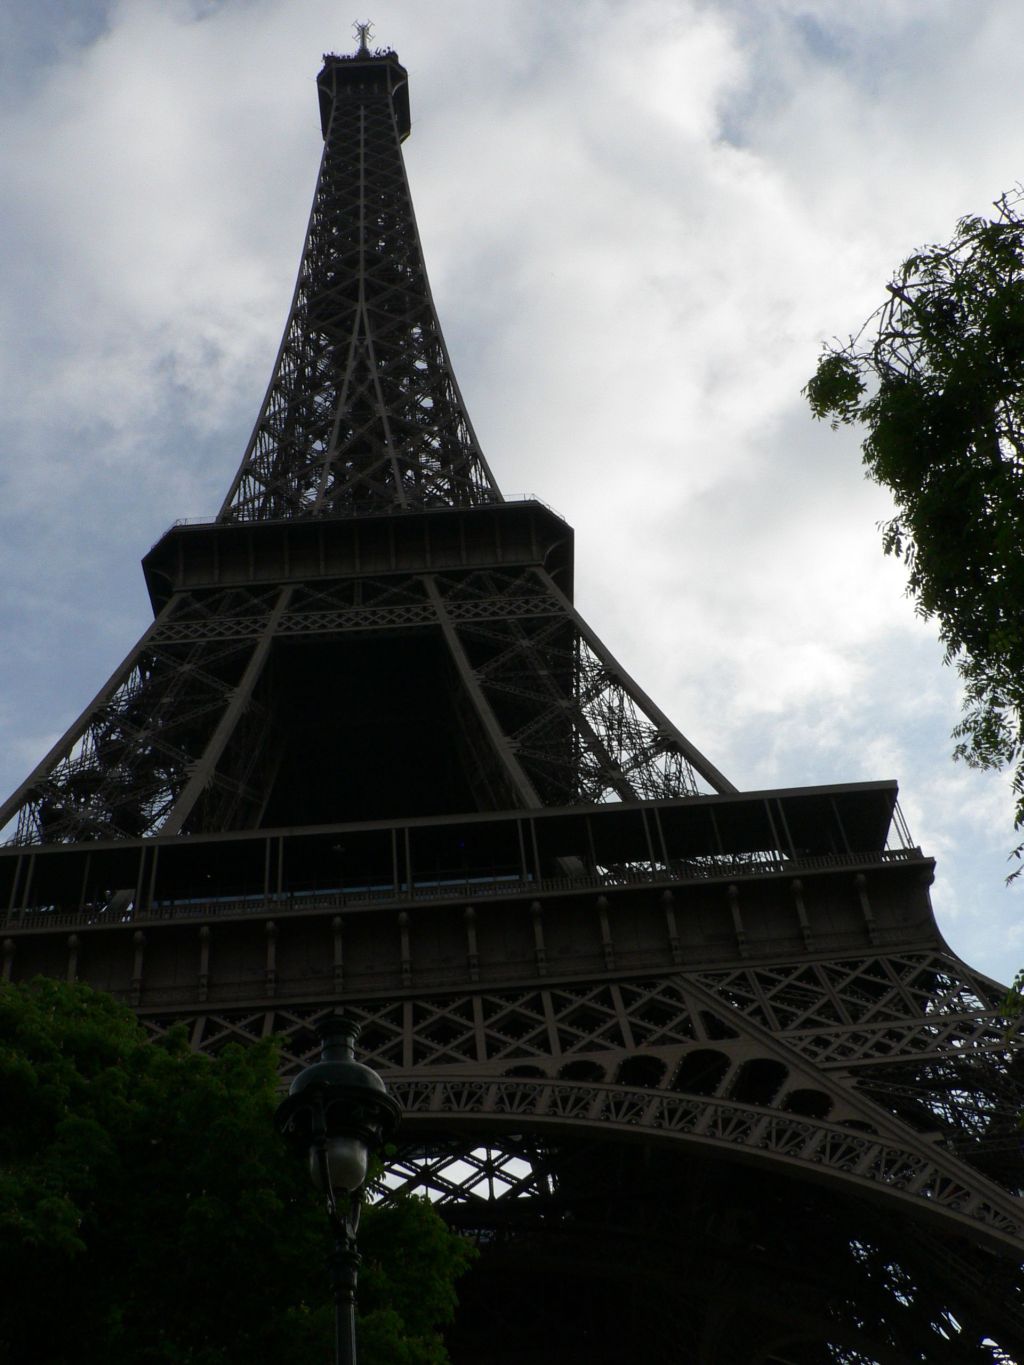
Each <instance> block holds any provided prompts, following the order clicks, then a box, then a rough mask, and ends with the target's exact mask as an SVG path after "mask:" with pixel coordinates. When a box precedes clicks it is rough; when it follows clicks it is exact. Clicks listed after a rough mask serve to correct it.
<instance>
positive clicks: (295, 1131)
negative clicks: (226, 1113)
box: [274, 1014, 401, 1365]
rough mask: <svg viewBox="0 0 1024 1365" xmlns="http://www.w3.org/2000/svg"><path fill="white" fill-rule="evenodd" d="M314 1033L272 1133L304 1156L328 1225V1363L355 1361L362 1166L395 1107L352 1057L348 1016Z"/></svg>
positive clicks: (386, 1132)
mask: <svg viewBox="0 0 1024 1365" xmlns="http://www.w3.org/2000/svg"><path fill="white" fill-rule="evenodd" d="M317 1035H318V1036H319V1039H320V1060H319V1061H318V1062H314V1063H313V1065H312V1066H307V1067H306V1069H305V1070H304V1071H300V1072H299V1074H298V1075H297V1076H296V1077H295V1079H294V1080H293V1081H292V1084H291V1088H290V1090H289V1092H288V1098H287V1099H285V1100H283V1101H282V1102H281V1104H280V1105H279V1106H278V1109H277V1113H276V1114H275V1116H274V1118H275V1122H276V1123H277V1127H278V1130H279V1132H281V1133H282V1134H283V1135H284V1137H285V1138H286V1139H287V1140H288V1142H289V1143H290V1144H291V1145H292V1147H294V1148H295V1149H296V1150H298V1151H299V1152H302V1153H304V1154H305V1155H306V1157H307V1160H308V1161H309V1171H310V1175H311V1176H312V1178H313V1184H314V1185H315V1186H316V1188H317V1189H318V1190H319V1191H320V1193H321V1194H322V1195H323V1196H324V1197H325V1199H326V1201H327V1212H328V1215H329V1217H330V1220H331V1226H332V1228H333V1230H334V1252H333V1254H332V1256H331V1259H330V1267H331V1280H332V1283H333V1287H334V1331H335V1361H336V1365H356V1281H357V1279H358V1274H359V1252H358V1251H357V1250H356V1230H357V1228H358V1227H359V1209H360V1206H361V1203H362V1197H363V1186H364V1184H365V1183H366V1168H367V1163H368V1161H369V1159H370V1156H371V1155H373V1154H375V1153H377V1152H379V1151H380V1150H381V1148H382V1147H383V1145H384V1143H385V1142H386V1141H387V1139H388V1137H389V1136H390V1134H391V1133H392V1132H393V1131H394V1129H395V1126H396V1124H397V1123H398V1120H399V1117H400V1115H401V1108H400V1106H399V1104H398V1101H397V1100H395V1099H393V1098H392V1097H391V1096H390V1095H389V1094H388V1093H387V1091H386V1089H385V1086H384V1082H383V1081H382V1080H381V1078H380V1077H379V1076H378V1075H377V1073H376V1071H372V1070H371V1069H370V1067H368V1066H363V1064H362V1063H361V1062H357V1061H356V1060H355V1055H354V1045H355V1041H356V1039H357V1038H358V1036H359V1025H358V1024H357V1023H356V1021H355V1020H354V1019H349V1018H348V1017H347V1016H345V1015H342V1014H332V1015H329V1016H328V1017H327V1018H326V1019H323V1020H321V1022H320V1024H319V1025H318V1026H317Z"/></svg>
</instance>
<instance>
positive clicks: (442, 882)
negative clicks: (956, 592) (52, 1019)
mask: <svg viewBox="0 0 1024 1365" xmlns="http://www.w3.org/2000/svg"><path fill="white" fill-rule="evenodd" d="M367 39H368V35H367V32H366V30H365V29H364V30H363V31H362V34H361V42H360V47H359V50H358V51H357V52H356V53H355V54H354V55H351V56H334V55H328V56H327V57H325V59H324V66H323V69H322V71H321V72H320V74H319V76H318V78H317V88H318V92H319V102H320V117H321V124H322V131H323V136H324V154H323V161H322V164H321V169H320V173H319V178H318V181H317V186H316V192H315V197H314V201H313V209H312V213H311V216H310V220H309V228H308V233H307V236H306V241H305V246H304V249H303V253H302V261H301V266H300V270H299V277H298V283H297V285H296V289H295V294H294V298H293V301H292V305H291V311H290V314H289V317H288V322H287V325H286V327H285V332H284V339H283V341H282V344H281V348H280V352H279V354H278V357H277V361H276V364H275V366H274V370H273V375H272V378H271V381H270V385H269V388H268V389H267V393H266V397H265V399H264V402H263V405H262V408H261V409H260V413H259V417H258V420H257V422H256V427H255V430H254V432H253V435H252V438H251V440H250V442H249V445H248V448H247V449H246V452H245V455H244V458H243V460H242V464H241V467H240V469H239V471H238V473H237V475H236V477H235V479H234V481H233V483H232V484H231V487H230V489H229V492H228V495H227V497H226V499H225V501H224V504H223V506H222V507H221V509H220V512H219V513H218V515H217V516H216V517H215V518H214V519H212V520H210V521H209V522H205V523H201V524H198V523H188V524H185V523H179V524H177V525H175V526H173V527H172V528H171V529H170V530H169V531H168V532H167V533H166V535H164V536H163V538H162V539H161V540H160V541H159V542H158V543H157V544H156V545H155V546H154V547H153V549H152V550H150V552H149V553H148V554H147V555H146V557H145V559H144V561H143V568H144V571H145V576H146V582H147V585H148V588H149V592H150V596H151V599H152V603H153V610H154V617H155V619H154V621H153V624H152V626H150V628H149V629H148V630H147V631H146V632H145V634H144V635H143V637H142V639H141V640H140V641H139V643H138V644H137V645H136V647H135V648H134V649H133V650H132V651H131V653H130V654H129V656H128V657H127V658H126V659H125V661H124V662H123V663H122V664H121V666H120V667H119V668H118V669H117V670H116V671H115V672H114V674H113V676H112V677H111V678H110V681H109V682H108V683H107V684H106V686H105V687H104V688H103V689H102V690H101V691H100V692H99V694H98V695H97V696H96V697H95V698H94V699H93V700H92V701H91V702H90V703H89V705H88V706H87V707H86V709H85V710H84V711H83V713H82V715H81V716H80V718H79V719H78V720H77V721H76V722H75V724H74V725H73V726H72V727H71V729H70V730H69V731H68V733H67V734H66V735H65V736H64V737H63V738H62V739H61V740H60V741H59V742H58V743H57V744H56V745H55V746H54V747H53V749H52V750H51V751H50V753H49V754H47V755H46V757H45V758H44V759H43V761H42V762H41V763H40V764H39V766H38V767H37V768H36V769H35V771H34V772H33V773H32V774H31V775H30V776H29V777H28V778H27V780H26V781H25V782H24V783H23V785H22V786H21V787H20V788H19V789H18V790H17V791H16V792H15V793H14V795H13V796H12V797H11V798H10V800H9V801H8V802H7V803H6V805H4V807H3V808H2V814H0V825H2V826H3V827H4V828H5V829H6V831H7V834H8V836H9V841H8V842H7V843H6V845H4V846H3V848H2V849H0V887H2V894H3V907H4V916H5V918H4V930H3V937H2V946H3V975H4V978H5V979H7V980H12V979H13V980H20V979H27V978H30V977H32V976H33V975H35V974H37V973H44V974H48V975H52V976H59V977H66V978H68V979H70V980H74V979H83V980H86V981H88V982H90V983H91V984H93V985H95V986H97V987H100V988H103V989H106V990H109V991H111V992H112V993H113V994H114V995H115V996H117V997H119V998H121V999H122V1000H125V1001H128V1002H129V1003H130V1004H131V1005H132V1006H133V1007H134V1008H135V1010H136V1011H137V1013H138V1016H139V1018H140V1019H141V1020H142V1021H143V1022H144V1023H145V1025H146V1027H147V1028H148V1029H149V1030H150V1031H151V1032H152V1034H153V1035H154V1036H160V1035H161V1034H162V1033H163V1032H164V1031H166V1030H167V1029H168V1028H170V1027H171V1026H172V1025H174V1024H177V1023H181V1022H182V1021H184V1022H185V1023H186V1024H187V1026H188V1028H189V1030H190V1034H191V1039H192V1043H193V1046H194V1047H195V1048H197V1049H201V1050H203V1051H206V1052H211V1053H212V1052H216V1050H217V1049H218V1048H220V1047H222V1046H223V1045H224V1044H225V1043H227V1042H229V1041H238V1040H241V1041H243V1042H246V1041H250V1040H253V1039H257V1038H260V1037H263V1036H265V1035H267V1034H276V1035H278V1036H279V1037H280V1038H281V1039H282V1043H283V1050H282V1057H283V1070H284V1073H285V1077H286V1078H287V1077H288V1076H290V1075H291V1074H293V1073H294V1072H295V1071H296V1070H297V1069H299V1068H301V1067H302V1066H303V1065H305V1064H306V1063H307V1062H308V1061H309V1060H310V1058H311V1056H312V1054H313V1052H314V1049H315V1040H314V1035H313V1028H314V1026H315V1024H316V1021H317V1020H318V1019H319V1018H320V1017H321V1016H323V1015H324V1014H325V1013H326V1012H328V1011H329V1010H331V1009H333V1008H336V1007H337V1006H338V1005H339V1004H344V1007H345V1009H346V1010H348V1011H350V1012H352V1013H354V1014H355V1015H356V1016H357V1017H358V1018H360V1019H361V1020H362V1022H363V1026H364V1032H363V1036H362V1043H361V1047H362V1049H363V1052H364V1055H365V1056H366V1059H367V1060H368V1061H369V1062H370V1063H371V1064H373V1065H374V1066H376V1067H378V1068H379V1069H381V1070H382V1071H383V1072H384V1073H385V1075H386V1077H387V1080H388V1084H389V1087H390V1088H391V1090H392V1092H393V1093H394V1094H395V1095H396V1096H397V1097H398V1098H399V1099H400V1100H401V1102H402V1104H403V1106H404V1110H405V1115H406V1117H405V1120H404V1124H403V1127H402V1129H401V1133H400V1139H401V1145H400V1147H399V1149H398V1151H397V1153H396V1155H395V1158H394V1161H393V1164H392V1166H391V1168H390V1172H389V1175H388V1182H389V1183H390V1184H391V1185H392V1186H394V1187H396V1188H397V1187H409V1188H413V1189H419V1190H423V1191H426V1192H428V1193H429V1194H430V1196H431V1197H432V1198H434V1199H435V1200H437V1201H439V1204H440V1206H441V1207H442V1208H443V1209H444V1210H445V1211H446V1213H447V1215H448V1216H449V1217H450V1218H451V1220H452V1221H453V1222H454V1223H455V1224H456V1225H458V1226H460V1227H462V1228H464V1229H465V1230H466V1231H467V1232H469V1233H472V1234H474V1235H476V1236H477V1237H478V1239H479V1241H480V1244H481V1246H482V1247H483V1251H484V1254H483V1256H482V1258H481V1261H480V1264H479V1268H478V1269H477V1270H476V1271H475V1272H474V1273H473V1275H472V1276H471V1277H470V1279H469V1281H468V1282H467V1285H466V1290H465V1294H464V1303H463V1306H462V1310H461V1312H460V1317H459V1321H458V1323H457V1324H456V1327H455V1329H454V1330H453V1334H452V1338H451V1343H450V1349H451V1352H452V1356H453V1359H454V1360H455V1361H457V1362H460V1365H461V1363H462V1362H475V1363H483V1365H488V1363H492V1365H502V1363H503V1362H512V1361H517V1362H518V1361H526V1360H528V1361H531V1362H537V1363H539V1365H544V1363H545V1362H552V1363H553V1362H556V1361H557V1362H559V1365H566V1363H568V1365H572V1362H577V1361H578V1362H583V1361H586V1362H588V1365H603V1363H604V1362H611V1361H616V1362H619V1361H644V1362H661V1361H665V1362H707V1363H708V1365H818V1363H819V1362H822V1363H824V1362H839V1363H842V1365H870V1363H871V1362H877V1365H894V1363H896V1362H899V1363H900V1365H902V1362H911V1361H928V1362H950V1365H965V1363H967V1365H970V1363H971V1362H983V1361H984V1362H990V1365H991V1363H993V1362H1004V1363H1005V1362H1007V1361H1010V1360H1011V1359H1012V1358H1014V1357H1016V1358H1017V1359H1018V1360H1022V1361H1024V1299H1022V1287H1021V1278H1020V1274H1019V1265H1020V1262H1021V1259H1022V1256H1024V1207H1022V1205H1021V1203H1020V1201H1019V1199H1018V1191H1019V1182H1020V1174H1021V1161H1020V1146H1021V1138H1020V1130H1019V1126H1018V1116H1019V1114H1020V1113H1021V1112H1022V1109H1024V1100H1022V1095H1021V1084H1020V1065H1019V1061H1018V1060H1017V1058H1016V1056H1015V1053H1014V1051H1013V1046H1012V1039H1011V1037H1010V1033H1009V1032H1008V1029H1009V1026H1008V1024H1007V1023H1006V1021H1005V1020H1003V1019H1002V1018H1000V1002H1001V1000H1002V997H1003V990H1002V989H1001V988H1000V987H999V986H997V985H995V984H994V983H993V982H991V981H989V980H987V979H986V978H984V977H982V976H980V975H979V974H978V973H976V972H974V971H972V970H971V969H970V968H969V967H967V966H965V964H964V963H963V962H961V961H959V960H958V958H957V957H956V956H955V955H954V954H953V953H952V952H951V951H950V950H949V949H948V947H947V946H946V945H945V943H944V942H943V940H942V937H941V935H940V934H939V932H938V929H937V928H936V925H935V921H934V918H933V915H932V911H931V907H930V903H929V897H928V886H929V883H930V881H931V878H932V871H933V863H932V861H931V860H930V859H929V858H927V857H925V856H924V855H923V854H922V852H921V850H920V849H919V848H917V847H915V846H914V845H913V843H912V841H911V839H910V837H909V835H908V833H907V831H906V828H905V826H904V824H903V821H902V818H901V816H900V813H899V808H898V806H897V803H896V797H897V789H896V784H895V783H893V782H889V781H882V782H869V783H854V784H850V783H846V784H839V785H834V786H820V787H809V788H799V789H789V790H777V791H755V792H740V791H737V790H736V789H735V788H734V787H733V786H732V784H731V783H730V782H728V781H727V780H726V778H725V777H723V776H722V774H721V773H720V772H719V771H718V770H717V769H716V768H715V767H714V765H713V764H712V763H710V762H709V761H708V760H707V759H706V758H705V757H704V756H703V755H702V754H701V753H700V752H699V751H698V750H697V749H696V748H695V747H694V745H693V744H692V743H691V742H690V741H689V740H688V739H687V738H686V737H685V736H684V735H683V734H682V733H681V732H680V731H679V730H678V729H677V728H676V726H675V725H674V724H673V723H672V722H671V721H670V720H669V719H668V717H666V716H665V715H664V714H663V713H662V712H661V711H660V710H659V709H658V707H657V706H656V705H655V704H654V702H653V701H652V700H651V699H650V698H649V697H648V696H647V695H646V694H645V693H644V692H643V691H642V690H641V689H640V688H639V687H638V686H637V684H636V683H635V682H634V681H633V679H632V678H631V677H630V676H629V675H628V674H627V673H626V671H625V670H624V669H623V668H622V666H621V665H620V664H619V663H618V661H617V660H616V659H615V658H614V657H613V656H612V655H611V654H610V653H609V651H608V650H607V649H606V648H605V646H604V645H603V644H602V642H601V641H600V640H599V639H598V638H597V637H596V636H595V634H594V632H593V631H592V630H590V629H589V627H588V626H587V624H586V622H585V621H584V620H583V619H582V618H581V617H580V615H579V614H578V613H577V611H576V610H575V609H574V607H573V601H572V576H573V553H572V552H573V536H572V531H571V529H570V527H569V526H568V525H567V524H566V523H565V522H564V521H563V520H562V519H561V518H560V517H559V516H557V515H555V513H554V512H552V511H551V510H550V509H548V508H547V507H545V506H544V505H542V504H541V503H540V502H537V501H534V500H525V501H510V500H507V499H505V498H504V497H503V496H502V494H501V493H500V491H499V489H498V485H497V484H496V482H495V480H494V477H493V475H492V473H491V471H490V469H489V468H488V465H487V462H486V460H485V459H484V456H483V454H482V452H481V449H480V446H479V444H478V442H477V438H476V436H475V434H474V432H473V428H472V425H471V423H470V420H469V417H468V415H467V413H466V409H465V406H464V404H463V401H462V398H461V395H460V392H459V388H458V384H457V383H456V380H455V376H454V373H453V371H452V367H451V364H450V361H449V358H448V353H447V351H446V349H445V344H444V340H443V337H442V334H441V329H440V326H439V324H438V319H437V316H436V313H435V310H434V306H433V303H432V300H431V295H430V290H429V286H428V283H427V277H426V274H425V270H424V265H423V260H422V253H421V249H420V243H419V239H418V235H417V230H416V225H415V220H414V216H413V210H412V204H411V201H410V197H409V190H408V186H407V181H406V176H405V170H404V166H403V161H402V151H401V144H402V141H403V140H404V139H405V137H406V136H407V135H408V133H409V130H410V115H409V95H408V82H407V75H406V71H405V69H404V68H403V67H402V66H401V64H400V63H399V60H398V57H397V55H396V54H395V53H394V52H393V51H390V50H378V51H372V50H371V49H370V47H369V45H368V40H367Z"/></svg>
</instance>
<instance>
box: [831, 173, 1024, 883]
mask: <svg viewBox="0 0 1024 1365" xmlns="http://www.w3.org/2000/svg"><path fill="white" fill-rule="evenodd" d="M1022 205H1024V194H1022V192H1021V191H1020V190H1018V191H1017V192H1015V193H1014V194H1012V195H1004V196H1003V197H1002V198H1001V199H1000V200H999V201H998V202H997V204H996V210H997V212H996V216H995V217H994V218H991V219H986V218H979V217H968V218H963V219H961V221H960V222H959V223H958V225H957V228H956V231H955V233H954V234H953V237H952V239H951V240H950V241H949V242H948V243H945V244H943V245H934V246H929V247H925V248H923V249H922V250H920V251H918V252H915V253H914V255H912V256H910V257H908V259H907V260H906V261H904V262H903V264H902V266H901V267H900V268H899V270H898V271H897V273H896V275H895V277H894V278H893V279H892V280H891V281H890V283H889V285H888V297H887V299H886V301H885V302H884V303H883V304H882V305H881V307H880V308H879V309H878V310H877V311H876V312H875V313H874V314H872V316H871V317H870V318H869V319H868V321H867V322H866V323H865V324H864V326H863V328H862V329H861V331H860V332H859V333H858V334H857V335H856V336H854V337H851V338H850V340H849V342H848V343H847V344H846V345H845V346H839V345H834V346H827V347H826V348H825V350H824V352H823V354H822V356H821V358H820V360H819V362H818V367H817V370H816V371H815V374H814V375H813V377H812V378H811V380H810V381H809V382H808V384H807V386H806V388H805V390H804V393H805V396H806V397H807V400H808V403H809V404H810V407H811V411H812V413H813V414H814V416H815V417H818V418H827V419H829V420H830V421H831V423H832V425H833V427H836V426H839V425H851V426H861V427H863V428H864V429H865V435H864V439H863V443H862V453H863V457H864V463H865V465H866V467H867V471H868V474H869V476H870V477H871V478H872V479H874V480H875V481H876V482H877V483H880V484H882V485H883V486H884V487H886V488H888V489H889V491H890V492H891V494H892V497H893V501H894V504H895V514H894V516H893V517H892V518H891V520H889V521H888V522H886V523H885V524H884V525H883V528H882V531H883V547H884V549H885V551H886V553H887V554H894V555H896V556H898V557H899V558H901V559H902V560H903V561H904V563H905V564H906V565H907V569H908V591H909V592H910V594H911V595H912V596H913V597H914V598H915V600H916V604H917V609H918V611H919V612H920V613H921V615H922V616H924V617H926V618H934V619H935V620H936V622H937V623H938V627H939V634H940V638H941V639H942V641H943V644H944V645H945V648H946V660H947V662H949V663H954V664H955V665H956V667H957V669H958V670H959V672H960V675H961V677H962V679H963V682H964V701H963V713H962V718H961V721H960V723H959V724H958V726H957V727H956V730H955V731H954V738H955V739H956V740H957V745H956V749H955V755H956V756H957V757H958V758H962V759H964V760H966V761H967V762H968V763H970V764H972V765H974V766H977V767H981V768H1009V769H1010V770H1011V771H1012V774H1013V776H1012V781H1013V789H1014V792H1015V796H1016V800H1017V810H1016V823H1017V827H1018V828H1020V827H1021V826H1022V825H1024V629H1022V619H1024V216H1022ZM1022 851H1024V845H1021V846H1020V847H1018V848H1017V849H1016V850H1015V855H1016V856H1017V857H1018V858H1020V856H1021V853H1022Z"/></svg>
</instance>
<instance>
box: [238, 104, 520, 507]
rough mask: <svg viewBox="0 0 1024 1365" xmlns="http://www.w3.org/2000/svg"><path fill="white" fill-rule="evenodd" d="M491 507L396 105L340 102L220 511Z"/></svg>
mask: <svg viewBox="0 0 1024 1365" xmlns="http://www.w3.org/2000/svg"><path fill="white" fill-rule="evenodd" d="M500 500H501V495H500V493H499V491H498V488H497V485H496V484H495V482H494V480H493V477H492V475H491V473H490V471H489V469H488V467H487V463H486V461H485V460H484V457H483V455H482V453H481V451H480V448H479V445H478V443H477V440H476V437H475V435H474V433H473V429H472V427H471V425H470V422H469V418H468V415H467V413H466V410H465V406H464V404H463V402H462V398H461V396H460V394H459V390H458V385H457V383H456V380H455V376H454V373H453V371H452V367H451V362H450V361H449V358H448V353H447V350H446V348H445V344H444V339H443V337H442V334H441V328H440V324H439V323H438V319H437V315H436V313H435V311H434V305H433V301H432V299H431V295H430V287H429V284H428V282H427V276H426V271H425V269H424V265H423V255H422V249H421V247H420V242H419V235H418V233H417V229H416V221H415V217H414V214H413V208H412V200H411V198H410V195H409V188H408V183H407V181H406V175H405V167H404V164H403V160H402V152H401V144H400V135H399V130H398V127H397V124H396V120H395V116H394V112H393V109H392V105H391V100H390V97H389V96H388V94H387V93H386V92H384V91H381V92H379V93H377V94H375V95H371V94H364V95H361V96H360V97H359V98H358V99H356V98H350V99H341V98H338V99H336V100H335V102H334V112H333V116H332V120H331V124H330V127H329V129H328V132H327V136H326V142H325V147H324V155H323V160H322V162H321V168H320V176H319V180H318V183H317V188H316V194H315V197H314V202H313V211H312V214H311V217H310V223H309V229H308V233H307V237H306V243H305V247H304V250H303V254H302V262H301V266H300V270H299V279H298V284H297V286H296V291H295V296H294V299H293V302H292V309H291V313H290V316H289V319H288V323H287V326H286V330H285V336H284V340H283V343H282V346H281V351H280V354H279V356H278V360H277V364H276V367H275V370H274V374H273V377H272V379H271V383H270V387H269V389H268V392H267V396H266V399H265V400H264V404H263V408H262V410H261V412H260V416H259V419H258V421H257V424H256V428H255V431H254V433H253V436H252V439H251V441H250V444H249V447H248V449H247V451H246V454H245V458H244V460H243V463H242V467H241V469H240V471H239V474H238V476H237V478H236V480H235V483H234V485H233V486H232V489H231V492H230V493H229V495H228V498H227V500H226V502H225V504H224V507H223V509H222V513H221V515H222V517H223V518H224V519H227V520H239V521H251V520H259V519H263V518H278V517H295V516H307V515H317V516H320V515H351V514H357V513H366V512H373V511H381V510H393V509H394V508H395V507H410V508H426V507H442V506H448V507H455V506H468V505H474V504H478V503H486V502H497V501H500Z"/></svg>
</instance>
